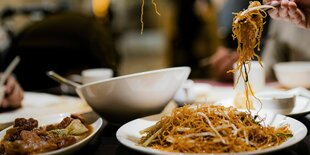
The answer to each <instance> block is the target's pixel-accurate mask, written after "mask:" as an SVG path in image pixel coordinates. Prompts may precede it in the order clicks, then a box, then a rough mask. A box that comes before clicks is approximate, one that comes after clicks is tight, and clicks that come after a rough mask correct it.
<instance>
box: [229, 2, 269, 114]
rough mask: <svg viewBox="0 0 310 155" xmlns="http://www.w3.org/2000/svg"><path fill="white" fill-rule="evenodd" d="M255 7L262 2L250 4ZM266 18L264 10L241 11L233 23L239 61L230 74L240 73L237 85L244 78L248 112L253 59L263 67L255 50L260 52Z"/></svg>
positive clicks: (251, 92) (251, 91)
mask: <svg viewBox="0 0 310 155" xmlns="http://www.w3.org/2000/svg"><path fill="white" fill-rule="evenodd" d="M255 6H261V4H260V2H258V1H253V2H250V5H249V8H251V7H255ZM266 16H267V14H266V12H265V11H262V10H252V11H248V12H246V13H244V14H243V13H242V11H241V12H239V13H236V14H235V17H234V20H233V23H232V32H233V39H237V41H238V48H237V54H238V60H237V62H236V65H237V67H236V68H235V69H233V70H229V71H228V73H235V72H237V71H239V72H240V74H239V76H238V78H237V82H236V83H238V82H239V79H240V77H242V79H243V81H244V87H245V96H246V108H247V109H248V111H250V108H251V106H252V104H251V103H250V102H251V101H250V97H251V96H254V92H253V90H252V87H251V84H250V81H249V78H248V75H249V72H250V69H251V60H252V59H254V58H256V59H257V60H258V62H259V63H260V65H261V66H263V65H262V63H261V59H260V57H259V56H258V55H257V54H256V53H255V49H257V51H260V40H261V36H262V31H263V25H264V21H263V19H264V18H265V17H266ZM254 97H255V96H254Z"/></svg>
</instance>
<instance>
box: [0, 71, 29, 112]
mask: <svg viewBox="0 0 310 155" xmlns="http://www.w3.org/2000/svg"><path fill="white" fill-rule="evenodd" d="M4 91H5V98H4V99H3V100H2V101H1V104H0V105H1V107H3V108H8V107H11V108H16V107H19V106H20V105H21V101H22V99H23V98H24V91H23V89H22V88H21V86H20V85H19V84H18V82H17V81H16V80H15V78H14V77H12V76H10V77H9V78H8V80H7V82H6V85H5V90H4Z"/></svg>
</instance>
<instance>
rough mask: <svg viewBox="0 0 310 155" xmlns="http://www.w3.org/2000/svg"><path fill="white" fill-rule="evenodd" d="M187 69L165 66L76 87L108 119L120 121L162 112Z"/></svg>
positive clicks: (184, 78) (94, 108)
mask: <svg viewBox="0 0 310 155" xmlns="http://www.w3.org/2000/svg"><path fill="white" fill-rule="evenodd" d="M189 73H190V68H189V67H175V68H166V69H160V70H154V71H148V72H142V73H135V74H131V75H125V76H119V77H115V78H111V79H106V80H102V81H97V82H92V83H89V84H86V85H82V86H81V87H78V88H77V89H76V91H77V93H78V94H79V96H80V97H81V98H82V99H84V100H85V101H86V102H87V103H88V104H89V105H90V106H91V107H92V108H93V110H94V111H96V112H97V113H98V114H99V115H101V116H102V117H104V118H105V119H107V120H108V121H109V122H110V123H117V124H122V123H125V122H127V121H130V120H132V119H135V118H139V117H143V116H147V115H150V114H155V113H159V112H161V110H163V108H164V107H165V106H166V104H167V103H168V102H169V101H170V100H171V99H172V98H173V96H174V94H175V93H176V91H177V90H178V89H179V87H180V86H181V85H182V84H183V83H184V82H185V81H186V79H187V78H188V76H189Z"/></svg>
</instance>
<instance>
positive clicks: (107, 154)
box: [77, 81, 310, 155]
mask: <svg viewBox="0 0 310 155" xmlns="http://www.w3.org/2000/svg"><path fill="white" fill-rule="evenodd" d="M200 82H201V81H200ZM208 83H209V84H211V85H213V86H214V85H216V86H220V88H218V89H220V90H221V91H222V88H224V89H223V90H225V89H226V88H227V87H231V86H232V85H229V84H222V85H218V83H212V82H211V83H210V82H208ZM272 85H273V86H274V85H276V84H274V83H272ZM297 120H299V121H300V122H302V123H303V124H305V126H306V127H307V129H308V133H307V136H306V137H305V138H304V139H303V140H302V141H301V142H299V143H297V144H295V145H293V146H291V147H289V148H285V149H283V150H280V151H276V152H272V153H269V154H272V155H310V134H309V131H310V114H309V115H306V116H303V117H299V118H297ZM118 128H119V126H112V125H109V124H107V125H106V126H104V127H102V128H101V130H100V131H99V132H98V133H97V135H96V136H95V138H94V139H93V140H91V141H90V143H88V144H87V145H86V146H85V147H84V148H82V149H81V150H80V151H79V152H78V153H77V154H81V155H82V154H93V155H96V154H98V155H99V154H100V155H101V154H104V155H143V153H140V152H137V151H134V150H132V149H130V148H127V147H125V146H124V145H122V144H121V143H119V142H118V141H117V139H116V137H115V135H116V131H117V129H118Z"/></svg>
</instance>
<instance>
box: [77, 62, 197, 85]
mask: <svg viewBox="0 0 310 155" xmlns="http://www.w3.org/2000/svg"><path fill="white" fill-rule="evenodd" d="M171 70H185V71H186V72H187V74H190V71H191V68H190V67H189V66H180V67H169V68H163V69H156V70H150V71H144V72H138V73H132V74H127V75H122V76H117V77H112V78H109V79H103V80H99V81H94V82H90V83H87V84H83V85H81V86H79V87H78V89H81V88H83V87H87V86H91V85H95V84H98V83H103V82H108V81H116V80H121V79H125V78H132V77H137V76H141V75H145V74H154V73H159V72H168V71H171Z"/></svg>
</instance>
